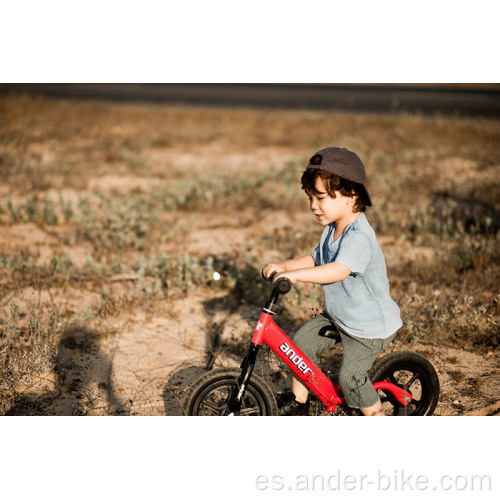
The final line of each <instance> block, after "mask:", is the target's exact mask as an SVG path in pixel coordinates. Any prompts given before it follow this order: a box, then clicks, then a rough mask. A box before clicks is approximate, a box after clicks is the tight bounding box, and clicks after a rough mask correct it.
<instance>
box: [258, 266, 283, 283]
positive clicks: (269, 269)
mask: <svg viewBox="0 0 500 500" xmlns="http://www.w3.org/2000/svg"><path fill="white" fill-rule="evenodd" d="M283 272H285V266H284V265H283V264H282V263H281V262H269V264H266V265H265V266H264V268H263V269H262V276H264V278H265V279H266V280H268V281H269V279H270V277H271V274H273V273H283Z"/></svg>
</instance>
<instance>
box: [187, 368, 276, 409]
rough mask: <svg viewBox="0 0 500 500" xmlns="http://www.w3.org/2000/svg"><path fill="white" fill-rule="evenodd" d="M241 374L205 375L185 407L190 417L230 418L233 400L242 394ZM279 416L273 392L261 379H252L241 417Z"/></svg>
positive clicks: (225, 370) (216, 372)
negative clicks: (240, 391) (234, 395)
mask: <svg viewBox="0 0 500 500" xmlns="http://www.w3.org/2000/svg"><path fill="white" fill-rule="evenodd" d="M240 374H241V370H239V369H238V368H223V369H220V370H213V371H210V372H208V373H205V374H204V375H202V376H201V377H200V378H199V379H198V380H197V381H196V382H195V383H194V384H193V385H192V386H191V387H190V388H189V389H188V391H187V393H186V396H185V398H184V405H183V406H184V411H185V413H186V415H211V416H224V415H228V414H229V413H230V411H229V408H228V403H229V401H230V400H231V396H232V395H233V394H234V392H235V391H238V390H239V386H238V379H239V377H240ZM277 414H278V408H277V405H276V400H275V398H274V396H273V394H272V392H271V390H270V389H269V387H268V386H267V384H266V383H265V382H264V381H263V380H262V379H261V378H260V377H258V376H257V375H252V378H251V379H250V382H249V383H248V385H247V388H246V391H245V397H244V398H243V402H242V405H241V410H240V411H239V413H238V415H239V416H266V415H277Z"/></svg>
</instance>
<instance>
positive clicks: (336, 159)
mask: <svg viewBox="0 0 500 500" xmlns="http://www.w3.org/2000/svg"><path fill="white" fill-rule="evenodd" d="M307 168H311V169H317V170H323V171H325V172H330V173H331V174H335V175H338V176H339V177H343V178H344V179H347V180H349V181H352V182H356V183H357V184H360V185H361V187H362V190H364V195H365V196H364V198H365V199H364V200H363V201H364V203H365V205H368V206H370V207H371V206H372V199H371V198H370V195H369V194H368V190H367V189H366V172H365V166H364V165H363V162H362V161H361V160H360V159H359V156H358V155H357V154H356V153H353V152H352V151H349V150H348V149H346V148H335V147H331V148H325V149H322V150H321V151H318V152H317V153H315V154H314V155H313V156H312V157H311V159H310V160H309V165H308V166H307Z"/></svg>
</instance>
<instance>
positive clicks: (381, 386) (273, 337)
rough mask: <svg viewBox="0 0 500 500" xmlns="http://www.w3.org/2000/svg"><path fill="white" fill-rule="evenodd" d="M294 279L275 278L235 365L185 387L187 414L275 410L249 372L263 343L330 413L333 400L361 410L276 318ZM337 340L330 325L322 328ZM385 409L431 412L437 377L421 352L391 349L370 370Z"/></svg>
mask: <svg viewBox="0 0 500 500" xmlns="http://www.w3.org/2000/svg"><path fill="white" fill-rule="evenodd" d="M291 288H292V283H291V282H290V281H289V280H288V279H287V278H281V279H279V280H277V281H276V283H274V286H273V291H272V293H271V296H270V298H269V300H268V301H267V302H266V304H265V306H264V309H263V311H262V314H261V316H260V319H259V322H258V323H257V327H256V328H255V332H254V334H253V337H252V340H251V343H250V346H249V349H248V352H247V355H246V356H245V358H244V360H243V362H242V363H241V367H240V369H238V368H222V369H216V370H213V371H210V372H208V373H205V374H204V375H202V376H201V377H200V378H198V379H197V380H196V381H195V382H194V383H193V384H192V385H191V386H190V388H189V389H188V391H187V392H186V396H185V398H184V405H183V406H184V412H185V414H186V415H212V416H214V415H220V416H223V415H227V416H232V415H241V416H247V415H278V404H277V402H276V398H275V396H274V393H273V391H272V390H271V388H270V387H269V385H268V384H267V383H266V382H265V381H264V380H263V379H262V378H261V377H260V376H258V375H256V374H253V375H252V373H253V369H254V366H255V362H256V359H257V354H258V352H259V350H260V348H261V347H262V344H264V343H265V344H266V345H268V346H269V348H270V349H271V350H272V351H273V352H274V353H275V354H276V355H277V356H279V358H281V360H282V361H283V362H284V363H285V364H286V365H287V366H288V367H289V368H290V369H291V370H292V371H293V373H295V375H296V376H297V377H299V378H300V379H301V380H302V381H303V382H304V383H305V384H306V385H307V386H308V387H309V389H310V390H311V391H312V392H313V393H314V394H316V396H317V397H318V398H319V400H320V401H322V402H323V403H324V405H325V406H326V410H328V411H329V412H331V413H334V412H335V410H336V408H337V405H343V406H342V407H340V408H344V409H345V413H347V414H360V413H359V411H356V410H353V409H352V410H351V411H349V410H350V409H349V408H348V407H347V406H346V402H345V399H344V398H343V397H342V392H341V389H340V386H339V384H338V383H336V384H335V385H334V384H333V383H332V381H331V380H330V379H329V378H328V377H327V376H326V375H325V374H324V373H323V372H322V371H321V370H320V369H319V368H318V367H317V366H315V365H314V364H313V363H312V361H311V360H310V359H309V358H308V357H307V356H306V355H305V354H304V353H303V352H302V351H301V350H300V349H299V348H298V347H297V346H296V345H295V344H294V343H293V341H292V340H291V339H290V338H289V337H288V336H287V335H286V334H285V333H284V332H283V331H282V330H281V328H280V327H279V326H278V325H277V324H276V323H275V322H274V319H273V316H274V315H279V314H280V313H281V311H282V309H283V308H282V307H280V306H278V305H277V301H278V298H279V296H280V294H286V293H288V292H289V291H290V290H291ZM320 333H321V334H322V335H324V336H327V337H332V338H335V339H336V340H340V335H339V333H338V330H337V329H336V328H335V326H334V325H332V327H331V328H330V329H329V328H328V327H327V328H326V330H325V331H322V332H320ZM369 376H370V380H371V381H372V382H373V387H374V388H375V389H376V390H377V391H378V393H379V396H380V399H381V401H382V404H383V407H384V410H385V413H386V415H393V416H399V415H401V416H409V415H411V416H413V415H419V416H422V415H432V413H433V411H434V409H435V408H436V405H437V402H438V397H439V379H438V376H437V373H436V370H435V369H434V367H433V366H432V364H431V363H430V362H429V361H428V360H427V359H425V358H424V357H423V356H421V355H420V354H417V353H414V352H408V351H399V352H392V353H390V354H387V355H385V356H382V357H380V358H379V359H377V360H376V361H375V363H374V365H373V367H372V368H371V370H370V372H369Z"/></svg>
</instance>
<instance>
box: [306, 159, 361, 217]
mask: <svg viewBox="0 0 500 500" xmlns="http://www.w3.org/2000/svg"><path fill="white" fill-rule="evenodd" d="M318 177H319V178H320V179H321V180H322V181H323V184H324V185H325V187H326V192H327V193H328V194H329V195H330V196H331V197H332V198H336V195H335V191H339V192H340V194H342V195H343V196H356V201H355V203H354V207H353V209H352V210H353V212H365V211H366V203H365V202H366V200H365V199H364V189H363V186H361V185H360V184H358V183H357V182H353V181H349V180H347V179H344V178H343V177H340V176H338V175H336V174H331V173H330V172H325V171H324V170H317V169H311V168H308V169H307V170H305V171H304V173H303V174H302V178H301V179H300V182H301V183H302V189H304V190H305V191H306V192H307V191H309V192H310V193H315V194H318V192H317V191H316V179H317V178H318Z"/></svg>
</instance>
